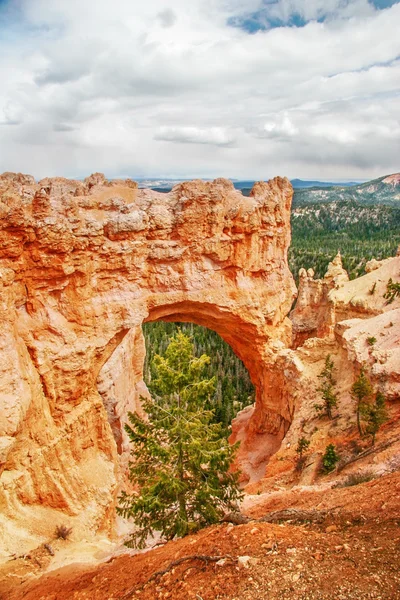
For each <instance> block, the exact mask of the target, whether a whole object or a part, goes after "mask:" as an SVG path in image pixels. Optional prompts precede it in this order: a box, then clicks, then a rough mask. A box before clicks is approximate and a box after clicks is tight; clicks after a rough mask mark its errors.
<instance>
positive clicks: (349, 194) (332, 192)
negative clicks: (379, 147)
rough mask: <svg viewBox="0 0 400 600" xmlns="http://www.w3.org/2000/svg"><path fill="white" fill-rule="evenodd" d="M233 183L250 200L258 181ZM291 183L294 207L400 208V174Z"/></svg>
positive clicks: (156, 186) (165, 183)
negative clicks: (341, 203)
mask: <svg viewBox="0 0 400 600" xmlns="http://www.w3.org/2000/svg"><path fill="white" fill-rule="evenodd" d="M181 181H187V179H181V180H177V179H174V180H172V179H148V180H141V181H139V187H145V188H151V189H152V190H155V191H157V192H164V193H166V192H169V191H171V189H172V188H173V187H174V185H176V184H177V183H180V182H181ZM206 181H207V180H206ZM232 183H233V185H234V186H235V188H236V189H237V190H240V191H241V192H242V193H243V194H244V195H245V196H248V195H249V194H250V191H251V189H252V187H253V185H254V183H255V181H253V180H251V179H249V180H232ZM291 183H292V185H293V187H294V190H295V191H294V200H293V206H300V205H304V204H317V203H321V202H322V203H330V202H336V201H352V202H357V203H361V204H369V205H372V204H385V205H387V206H399V207H400V173H393V174H392V175H384V176H383V177H379V178H378V179H373V180H371V181H365V182H363V183H357V182H354V181H352V182H344V183H333V182H327V181H308V180H303V179H292V181H291Z"/></svg>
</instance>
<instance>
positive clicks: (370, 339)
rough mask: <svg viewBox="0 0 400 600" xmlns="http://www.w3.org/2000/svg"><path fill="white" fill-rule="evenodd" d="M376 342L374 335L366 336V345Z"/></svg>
mask: <svg viewBox="0 0 400 600" xmlns="http://www.w3.org/2000/svg"><path fill="white" fill-rule="evenodd" d="M375 342H376V337H374V336H372V335H371V337H367V344H368V346H373V345H374V344H375Z"/></svg>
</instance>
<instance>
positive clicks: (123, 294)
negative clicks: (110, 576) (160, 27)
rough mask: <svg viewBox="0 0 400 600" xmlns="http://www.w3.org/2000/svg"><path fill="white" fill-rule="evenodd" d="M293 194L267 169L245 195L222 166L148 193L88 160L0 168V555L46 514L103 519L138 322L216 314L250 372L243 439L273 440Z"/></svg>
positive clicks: (45, 532) (280, 414)
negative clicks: (54, 171) (203, 177)
mask: <svg viewBox="0 0 400 600" xmlns="http://www.w3.org/2000/svg"><path fill="white" fill-rule="evenodd" d="M291 200H292V187H291V185H290V183H289V181H288V180H287V179H281V178H276V179H274V180H272V181H270V182H268V183H257V184H255V186H254V188H253V190H252V192H251V196H250V197H248V198H246V197H243V196H242V194H241V193H240V192H238V191H236V190H235V189H234V187H233V185H232V184H231V182H229V181H226V180H223V179H218V180H215V181H214V182H213V183H205V182H202V181H194V182H190V183H183V184H180V185H178V186H176V187H175V188H174V189H173V190H172V191H171V192H170V193H169V194H159V193H156V192H152V191H149V190H139V189H138V188H137V185H136V183H134V182H133V181H131V180H126V181H112V182H108V181H106V179H105V178H104V176H103V175H101V174H95V175H92V176H90V177H89V178H87V179H86V180H85V181H84V182H81V181H70V180H66V179H61V178H55V179H44V180H42V181H40V182H39V183H36V182H35V181H34V179H33V178H32V177H30V176H27V175H21V174H12V173H6V174H3V176H1V177H0V320H1V330H0V407H1V412H0V513H1V516H0V520H1V527H0V529H1V530H2V531H3V534H2V540H1V543H2V546H3V553H4V555H7V554H9V553H11V552H14V551H17V552H18V551H20V549H21V547H25V548H26V547H29V546H35V545H37V543H39V542H40V541H43V539H47V538H48V536H49V535H50V534H51V532H52V531H53V530H54V525H55V524H56V523H58V524H59V523H67V524H68V525H72V526H74V527H75V535H77V536H81V537H89V536H90V535H93V534H96V533H98V532H102V531H103V532H104V534H105V535H109V534H111V533H112V528H113V521H114V508H115V502H116V492H117V487H118V480H119V478H120V464H121V460H120V459H119V456H121V455H122V454H123V452H124V450H126V440H125V439H124V434H123V424H124V421H125V419H126V412H127V411H128V410H131V409H137V408H138V407H139V405H138V398H139V396H140V394H141V393H143V391H144V387H143V383H142V381H141V379H142V377H141V364H142V362H141V361H142V360H143V342H142V339H141V333H140V330H138V328H139V327H140V325H141V324H142V323H143V322H144V321H152V320H159V319H164V320H184V321H193V322H195V323H198V324H200V325H205V326H207V327H210V328H212V329H215V330H216V331H217V332H218V333H219V334H220V335H221V336H222V337H223V338H224V339H225V340H226V341H227V342H228V343H229V344H230V345H231V346H232V348H233V350H234V351H235V352H236V354H237V355H238V356H239V357H240V358H241V359H242V360H243V361H244V363H245V365H246V366H247V368H248V370H249V373H250V376H251V378H252V381H253V383H254V384H255V386H256V405H255V408H254V410H253V411H252V414H251V418H250V419H248V421H247V423H246V428H245V433H244V434H243V435H244V440H246V436H250V437H251V436H252V435H265V434H267V435H272V436H278V439H279V440H280V439H282V437H283V436H284V434H285V433H286V431H287V429H288V427H289V425H290V422H291V419H292V416H293V402H292V399H291V397H290V396H289V395H288V391H287V389H286V383H285V376H284V374H283V372H282V373H279V374H278V375H276V374H275V373H276V364H275V363H276V361H277V360H278V361H281V362H282V358H281V357H279V356H278V351H280V350H282V348H284V347H286V346H287V345H288V344H289V343H290V339H291V325H290V322H289V320H288V319H287V318H286V316H287V314H288V312H289V310H290V307H291V304H292V301H293V297H294V293H295V286H294V283H293V279H292V276H291V274H290V272H289V269H288V265H287V249H288V246H289V243H290V206H291ZM289 362H290V361H289ZM292 362H293V361H292ZM287 368H288V369H289V370H290V365H289V366H288V367H287ZM242 437H243V436H242ZM245 445H246V444H244V447H245ZM122 462H123V461H122ZM16 549H17V550H16Z"/></svg>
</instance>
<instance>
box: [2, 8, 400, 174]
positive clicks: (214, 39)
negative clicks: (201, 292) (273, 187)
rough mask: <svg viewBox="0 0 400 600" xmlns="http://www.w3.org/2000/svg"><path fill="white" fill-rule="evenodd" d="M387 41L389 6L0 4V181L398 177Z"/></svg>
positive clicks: (396, 105) (397, 63) (396, 41)
mask: <svg viewBox="0 0 400 600" xmlns="http://www.w3.org/2000/svg"><path fill="white" fill-rule="evenodd" d="M399 31H400V2H399V0H397V1H391V0H112V1H110V0H84V1H83V0H0V80H1V85H0V173H1V172H3V171H16V172H24V173H30V174H32V175H34V176H35V177H36V178H38V179H39V178H41V177H45V176H56V175H58V176H65V177H85V176H87V175H89V174H90V173H92V172H95V171H101V172H104V173H105V174H106V176H108V177H125V176H131V177H170V178H187V177H206V178H208V177H220V176H221V177H231V178H236V179H268V178H270V177H274V176H276V175H281V176H287V177H290V178H295V177H298V178H301V179H319V180H329V181H340V180H349V179H351V180H361V179H364V180H365V179H372V178H374V177H379V176H382V175H385V174H388V173H394V172H398V171H400V34H399Z"/></svg>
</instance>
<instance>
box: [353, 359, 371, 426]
mask: <svg viewBox="0 0 400 600" xmlns="http://www.w3.org/2000/svg"><path fill="white" fill-rule="evenodd" d="M351 395H352V397H353V398H354V399H355V400H356V402H357V407H356V410H357V428H358V433H359V434H360V435H361V436H362V435H364V431H363V428H362V426H361V416H362V414H363V413H365V411H366V410H367V406H368V404H370V403H371V397H372V385H371V382H370V380H369V379H368V377H367V376H366V374H365V368H364V367H361V369H360V374H359V376H358V377H357V379H356V381H355V382H354V383H353V385H352V388H351Z"/></svg>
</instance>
